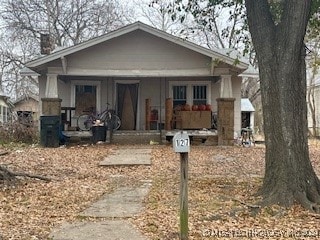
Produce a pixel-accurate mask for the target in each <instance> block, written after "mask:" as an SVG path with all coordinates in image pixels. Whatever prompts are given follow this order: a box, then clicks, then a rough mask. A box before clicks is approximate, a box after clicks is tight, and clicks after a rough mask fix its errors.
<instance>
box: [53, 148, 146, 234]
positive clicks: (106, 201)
mask: <svg viewBox="0 0 320 240" xmlns="http://www.w3.org/2000/svg"><path fill="white" fill-rule="evenodd" d="M150 153H151V148H130V149H119V150H117V151H116V152H115V153H114V154H113V155H110V156H109V157H106V158H105V159H104V160H103V161H102V162H101V164H100V165H101V166H114V165H138V164H140V165H141V164H142V165H150V164H151V156H150V155H151V154H150ZM120 163H121V164H120ZM134 185H135V187H127V186H126V187H118V189H116V190H115V191H114V192H113V193H109V194H105V195H104V196H102V198H101V199H100V200H98V201H97V202H95V203H93V204H92V205H91V206H90V207H89V208H87V209H86V210H84V211H83V212H82V213H80V217H82V218H84V221H79V222H74V223H65V224H63V225H62V226H61V227H60V228H58V229H54V230H53V231H52V233H51V234H50V239H53V240H88V239H94V240H122V239H123V240H125V239H130V240H147V238H146V237H144V236H143V235H142V234H141V233H140V232H139V231H138V230H137V229H135V228H134V226H133V225H132V224H131V223H130V222H129V221H128V220H126V218H128V217H132V216H134V215H135V214H138V213H139V212H141V211H142V210H143V204H142V201H143V199H144V197H145V196H146V195H147V194H148V192H149V190H150V187H151V181H150V180H144V181H140V182H139V183H138V184H137V183H135V184H134ZM86 217H88V218H89V217H90V218H91V219H92V218H95V219H96V221H89V220H85V218H86ZM100 218H101V219H103V220H100Z"/></svg>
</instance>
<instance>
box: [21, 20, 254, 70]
mask: <svg viewBox="0 0 320 240" xmlns="http://www.w3.org/2000/svg"><path fill="white" fill-rule="evenodd" d="M136 30H142V31H144V32H147V33H149V34H152V35H154V36H156V37H159V38H161V39H164V40H167V41H170V42H172V43H175V44H178V45H180V46H181V47H184V48H186V49H189V50H192V51H194V52H197V53H199V54H202V55H204V56H207V57H210V58H211V59H212V60H213V61H221V62H224V63H227V64H229V65H231V66H233V67H235V68H237V69H239V72H243V71H244V70H246V69H247V68H248V63H246V62H245V61H244V60H243V59H238V58H237V57H236V56H233V54H230V51H227V50H221V49H215V50H211V49H208V48H205V47H202V46H200V45H197V44H195V43H192V42H189V41H187V40H185V39H182V38H179V37H175V36H173V35H171V34H168V33H166V32H164V31H161V30H159V29H156V28H153V27H151V26H148V25H146V24H144V23H141V22H136V23H133V24H130V25H127V26H125V27H122V28H120V29H118V30H115V31H112V32H109V33H107V34H104V35H102V36H100V37H96V38H93V39H91V40H88V41H86V42H83V43H80V44H77V45H75V46H72V47H68V48H64V49H61V50H58V51H55V52H52V53H51V54H49V55H45V56H41V57H39V58H37V59H35V60H32V61H30V62H28V63H26V66H27V67H28V68H30V69H32V70H36V71H37V70H39V68H41V66H45V65H46V64H47V63H49V62H52V61H55V60H58V59H64V58H65V57H67V56H68V55H71V54H74V53H76V52H79V51H81V50H85V49H87V48H89V47H92V46H95V45H97V44H100V43H103V42H106V41H109V40H111V39H113V38H116V37H119V36H122V35H125V34H127V33H130V32H133V31H136Z"/></svg>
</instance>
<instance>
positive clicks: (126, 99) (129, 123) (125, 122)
mask: <svg viewBox="0 0 320 240" xmlns="http://www.w3.org/2000/svg"><path fill="white" fill-rule="evenodd" d="M138 91H139V83H133V84H130V83H129V84H128V83H117V111H118V116H119V117H120V119H121V127H120V130H135V129H136V124H137V109H138Z"/></svg>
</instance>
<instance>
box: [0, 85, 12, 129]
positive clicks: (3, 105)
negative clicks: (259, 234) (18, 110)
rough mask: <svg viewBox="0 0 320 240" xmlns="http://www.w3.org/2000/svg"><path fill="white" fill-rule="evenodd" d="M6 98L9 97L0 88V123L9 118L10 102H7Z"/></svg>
mask: <svg viewBox="0 0 320 240" xmlns="http://www.w3.org/2000/svg"><path fill="white" fill-rule="evenodd" d="M8 99H9V97H8V96H7V95H5V94H4V93H3V92H2V91H1V89H0V124H3V123H6V122H8V121H9V120H10V103H9V102H8Z"/></svg>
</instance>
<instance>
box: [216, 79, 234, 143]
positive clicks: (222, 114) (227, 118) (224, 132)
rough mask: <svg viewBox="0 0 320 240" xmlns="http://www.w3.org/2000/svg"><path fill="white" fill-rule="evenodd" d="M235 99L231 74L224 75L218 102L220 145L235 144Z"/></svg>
mask: <svg viewBox="0 0 320 240" xmlns="http://www.w3.org/2000/svg"><path fill="white" fill-rule="evenodd" d="M234 101H235V98H233V93H232V82H231V75H222V76H221V83H220V98H218V99H217V104H218V145H225V146H230V145H233V144H234Z"/></svg>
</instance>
